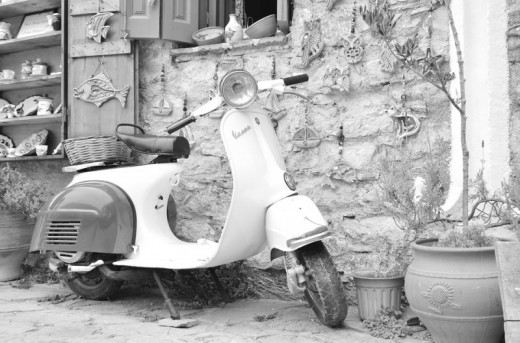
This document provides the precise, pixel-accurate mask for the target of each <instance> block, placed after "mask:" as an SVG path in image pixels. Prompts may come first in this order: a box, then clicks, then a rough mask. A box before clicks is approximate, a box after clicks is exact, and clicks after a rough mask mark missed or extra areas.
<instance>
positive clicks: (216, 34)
mask: <svg viewBox="0 0 520 343" xmlns="http://www.w3.org/2000/svg"><path fill="white" fill-rule="evenodd" d="M191 38H192V39H193V41H194V42H195V43H197V45H209V44H219V43H222V42H224V29H223V28H222V27H219V26H210V27H205V28H203V29H200V30H198V31H196V32H195V33H194V34H193V35H192V36H191Z"/></svg>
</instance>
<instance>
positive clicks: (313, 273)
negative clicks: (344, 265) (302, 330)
mask: <svg viewBox="0 0 520 343" xmlns="http://www.w3.org/2000/svg"><path fill="white" fill-rule="evenodd" d="M298 252H299V253H298V256H299V262H300V263H301V264H302V265H303V267H304V268H305V280H306V282H305V283H306V284H305V291H304V293H305V297H306V298H307V301H308V302H309V305H310V306H311V308H312V310H313V311H314V313H315V314H316V316H317V317H318V319H319V320H320V321H321V322H322V323H323V324H325V325H327V326H330V327H337V326H340V325H341V324H342V323H343V321H344V320H345V318H346V317H347V312H348V306H347V297H346V296H345V291H344V289H343V283H342V282H341V278H340V276H339V274H338V271H337V270H336V267H335V266H334V261H332V258H331V257H330V254H329V252H328V251H327V249H326V248H325V246H324V245H323V243H322V242H315V243H312V244H309V245H306V246H304V247H302V248H300V249H299V250H298Z"/></svg>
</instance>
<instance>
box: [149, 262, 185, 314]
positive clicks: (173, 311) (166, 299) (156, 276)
mask: <svg viewBox="0 0 520 343" xmlns="http://www.w3.org/2000/svg"><path fill="white" fill-rule="evenodd" d="M153 277H154V279H155V282H156V283H157V286H158V287H159V290H160V291H161V294H162V296H163V298H164V302H165V303H166V306H167V307H168V311H170V317H171V319H180V318H181V315H180V314H179V312H177V309H176V308H175V307H174V306H173V302H172V299H170V297H168V293H167V292H166V290H165V289H164V286H163V284H162V282H161V278H160V277H159V274H158V273H157V270H154V271H153Z"/></svg>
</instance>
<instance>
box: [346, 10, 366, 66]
mask: <svg viewBox="0 0 520 343" xmlns="http://www.w3.org/2000/svg"><path fill="white" fill-rule="evenodd" d="M356 16H357V8H356V2H354V8H353V9H352V21H351V23H350V34H349V35H348V37H347V38H343V41H344V46H345V56H346V57H347V62H348V63H350V64H356V63H358V62H360V61H361V60H362V59H363V52H364V48H363V45H362V42H361V35H358V34H356Z"/></svg>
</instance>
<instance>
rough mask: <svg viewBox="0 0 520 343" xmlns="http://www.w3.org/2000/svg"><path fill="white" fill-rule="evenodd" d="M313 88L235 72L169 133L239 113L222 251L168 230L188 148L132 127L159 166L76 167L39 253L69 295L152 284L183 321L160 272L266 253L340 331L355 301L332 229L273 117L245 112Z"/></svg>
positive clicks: (45, 223)
mask: <svg viewBox="0 0 520 343" xmlns="http://www.w3.org/2000/svg"><path fill="white" fill-rule="evenodd" d="M307 80H308V77H307V75H299V76H294V77H289V78H285V79H277V80H269V81H261V82H258V83H257V82H256V80H255V79H254V78H253V76H252V75H251V74H249V73H248V72H246V71H243V70H234V71H231V72H229V73H227V74H226V75H225V76H224V77H223V78H222V80H221V82H220V85H219V94H220V95H219V96H217V97H215V98H213V99H212V100H211V101H210V102H208V103H206V104H205V105H203V106H201V107H200V108H198V109H197V110H195V111H194V112H193V113H192V114H191V115H190V116H188V117H185V118H183V119H181V120H180V121H178V122H176V123H173V124H172V125H170V126H169V127H168V128H167V131H168V133H172V132H175V131H177V130H179V129H181V128H182V127H184V126H186V125H188V124H190V123H192V122H194V121H195V120H196V119H197V118H198V117H200V116H203V115H205V114H208V113H210V112H212V111H213V110H215V109H217V108H218V107H219V106H220V105H221V104H222V103H223V102H224V101H225V102H226V103H227V104H228V105H229V106H230V107H232V108H233V109H230V110H229V111H228V112H227V113H226V114H225V115H224V117H223V118H222V122H221V125H220V131H221V136H222V140H223V142H224V147H225V150H226V152H227V155H228V158H229V163H230V166H231V171H232V175H233V193H232V199H231V204H230V208H229V212H228V214H227V218H226V222H225V225H224V229H223V231H222V234H221V237H220V239H219V241H218V242H213V241H210V240H206V239H199V240H198V241H197V242H196V243H191V242H185V241H182V240H180V239H178V238H177V237H176V236H175V235H174V234H173V230H172V228H171V227H170V224H169V222H168V212H169V211H170V210H171V203H172V200H173V198H172V197H171V196H170V193H171V191H172V189H173V187H174V186H176V185H177V184H178V183H179V178H180V173H181V168H180V166H179V165H178V164H177V163H175V162H176V161H177V159H178V158H183V157H184V158H187V157H188V155H189V153H190V146H189V143H188V141H187V140H186V139H185V138H184V137H182V136H153V135H147V134H144V132H143V131H142V129H141V132H142V133H139V134H125V133H121V132H119V131H120V130H119V128H120V127H121V126H125V125H126V126H133V125H130V124H121V125H120V126H118V128H117V129H116V136H117V137H118V138H119V139H120V140H122V141H123V142H124V143H125V144H126V145H127V146H128V147H130V148H131V149H132V150H134V151H138V152H141V153H147V154H153V155H158V157H157V158H156V159H155V160H154V161H153V162H152V163H151V164H147V165H141V166H122V165H119V166H113V165H112V166H111V165H109V164H106V163H103V162H100V163H94V164H87V165H84V166H72V169H73V170H74V171H78V173H77V174H76V175H75V176H74V178H73V180H72V182H71V183H70V184H69V185H68V186H67V187H66V188H65V189H64V190H63V191H62V192H60V193H59V194H58V195H56V196H55V197H54V198H53V199H52V200H51V201H49V202H48V204H47V205H46V207H45V208H44V209H43V210H42V212H41V213H40V215H39V218H38V221H37V224H36V228H35V232H34V235H33V239H32V243H31V251H54V255H55V257H54V258H52V259H51V260H50V267H51V269H53V270H56V271H60V272H62V273H66V274H67V283H68V286H69V287H70V288H71V289H72V290H73V291H74V292H75V293H76V294H77V295H79V296H82V297H85V298H89V299H106V298H108V297H110V296H112V295H114V294H115V293H116V292H117V291H118V290H119V287H120V286H121V284H122V282H123V281H124V280H133V279H138V278H140V277H141V278H142V277H143V275H144V276H146V275H148V276H151V275H153V276H154V278H155V280H156V281H157V284H158V286H159V289H160V290H161V293H162V294H163V296H164V298H165V300H166V304H167V306H168V308H169V310H170V314H171V316H172V318H174V319H177V318H179V315H178V312H177V311H176V309H175V308H174V307H173V305H172V302H171V300H170V299H169V298H168V295H167V294H166V292H165V290H164V287H163V286H162V284H161V280H160V277H159V275H158V273H157V271H158V270H161V269H168V270H182V269H195V268H211V267H215V266H220V265H223V264H226V263H230V262H234V261H238V260H243V259H246V258H248V257H251V256H253V255H256V254H257V253H259V252H260V251H262V250H263V249H264V248H265V247H266V246H267V247H268V248H269V250H270V252H271V258H272V259H274V258H277V257H281V256H284V257H285V264H286V269H287V278H288V286H289V289H290V291H291V292H294V291H298V290H299V291H304V293H305V295H306V298H307V299H308V302H309V304H310V306H311V307H312V309H313V310H314V312H315V313H316V315H317V316H318V318H319V319H320V321H321V322H322V323H323V324H325V325H328V326H331V327H335V326H339V325H341V323H342V322H343V320H344V319H345V317H346V315H347V301H346V296H345V294H344V289H343V285H342V282H341V279H340V277H339V274H338V272H337V271H336V268H335V266H334V262H333V261H332V259H331V257H330V255H329V253H328V252H327V250H326V248H325V246H324V244H323V243H322V242H321V240H322V239H324V238H325V237H327V236H329V235H330V231H329V229H328V227H327V222H326V221H325V220H324V219H323V217H322V215H321V214H320V212H319V210H318V209H317V207H316V205H315V204H314V203H313V202H312V201H311V200H310V199H309V198H307V197H305V196H303V195H299V194H298V193H297V192H296V190H295V189H296V186H295V182H294V180H293V178H292V177H291V176H290V175H289V174H288V173H287V172H286V170H285V165H284V160H283V157H282V155H281V152H280V148H279V145H278V141H277V137H276V133H275V131H274V128H273V125H272V123H271V120H270V119H269V117H268V116H267V115H266V114H265V113H263V112H259V111H253V110H249V109H246V107H248V106H249V105H251V104H252V103H253V102H254V101H255V100H256V98H257V94H258V91H261V90H268V89H272V90H275V91H277V92H278V93H279V94H282V93H283V91H284V89H285V86H288V85H291V84H295V83H300V82H304V81H307ZM288 93H291V94H294V93H292V92H288ZM139 129H140V128H139ZM66 168H71V167H66Z"/></svg>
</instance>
